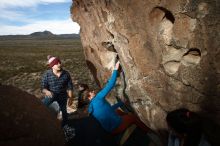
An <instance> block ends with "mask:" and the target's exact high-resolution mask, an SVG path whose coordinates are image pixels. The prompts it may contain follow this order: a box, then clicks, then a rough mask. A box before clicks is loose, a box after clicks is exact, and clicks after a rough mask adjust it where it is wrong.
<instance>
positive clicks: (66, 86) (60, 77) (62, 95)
mask: <svg viewBox="0 0 220 146" xmlns="http://www.w3.org/2000/svg"><path fill="white" fill-rule="evenodd" d="M47 59H48V65H49V67H50V68H51V69H49V70H47V71H46V72H45V73H44V75H43V77H42V82H41V90H42V93H43V94H44V99H43V100H42V102H43V103H44V104H45V105H46V106H49V105H50V104H51V103H53V102H54V101H57V103H58V104H59V107H60V110H61V112H62V127H63V126H65V125H66V122H67V118H68V115H67V110H66V106H67V99H68V98H70V99H71V100H72V99H73V84H72V80H71V77H70V74H69V73H68V72H67V71H66V70H64V69H62V66H61V61H60V59H59V58H57V57H52V56H50V55H48V57H47ZM71 100H70V101H71Z"/></svg>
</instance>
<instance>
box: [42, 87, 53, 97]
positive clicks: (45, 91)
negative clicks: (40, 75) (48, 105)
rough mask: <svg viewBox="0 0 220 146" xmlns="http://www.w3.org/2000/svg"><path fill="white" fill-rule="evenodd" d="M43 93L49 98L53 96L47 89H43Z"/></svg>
mask: <svg viewBox="0 0 220 146" xmlns="http://www.w3.org/2000/svg"><path fill="white" fill-rule="evenodd" d="M43 93H44V94H45V96H47V97H49V98H52V97H53V93H52V92H50V91H49V90H47V89H43Z"/></svg>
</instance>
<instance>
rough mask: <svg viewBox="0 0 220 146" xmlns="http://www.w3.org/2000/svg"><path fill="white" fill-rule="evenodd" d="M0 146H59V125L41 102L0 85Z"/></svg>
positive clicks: (60, 141)
mask: <svg viewBox="0 0 220 146" xmlns="http://www.w3.org/2000/svg"><path fill="white" fill-rule="evenodd" d="M0 145H1V146H63V145H64V135H63V131H62V130H61V128H60V123H59V122H58V121H57V119H56V118H55V117H53V116H52V114H51V113H50V112H49V110H48V109H47V108H46V107H45V106H43V104H42V103H41V101H40V100H39V99H37V98H36V97H34V96H33V95H30V94H28V93H26V92H24V91H21V90H20V89H17V88H15V87H12V86H3V85H0Z"/></svg>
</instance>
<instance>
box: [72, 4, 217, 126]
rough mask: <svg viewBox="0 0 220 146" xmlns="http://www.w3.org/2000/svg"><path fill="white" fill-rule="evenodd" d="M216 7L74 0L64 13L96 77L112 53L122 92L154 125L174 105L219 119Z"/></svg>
mask: <svg viewBox="0 0 220 146" xmlns="http://www.w3.org/2000/svg"><path fill="white" fill-rule="evenodd" d="M219 7H220V3H219V1H218V0H188V1H186V0H176V1H172V2H171V1H169V0H135V1H134V0H133V1H131V0H74V1H73V5H72V9H71V13H72V18H73V20H74V21H76V22H78V23H79V25H80V27H81V30H80V36H81V41H82V44H83V47H84V53H85V57H86V59H87V63H88V67H89V68H90V69H91V71H92V73H93V75H94V77H95V79H96V81H97V83H98V84H99V85H100V86H102V85H103V83H105V82H106V80H107V78H108V77H109V75H110V73H111V72H110V70H109V68H108V67H106V64H107V65H108V64H109V63H110V62H111V61H112V60H113V59H114V56H115V53H118V56H119V58H120V61H121V65H122V68H123V71H124V74H125V83H126V89H125V94H126V95H127V96H128V97H129V100H130V103H131V106H132V107H133V109H134V110H135V111H136V113H137V114H138V115H139V116H140V118H141V119H142V120H143V121H144V122H145V124H147V125H148V126H150V127H151V128H153V129H155V130H156V129H164V128H166V123H165V116H166V113H167V111H171V110H173V109H176V108H179V107H186V108H189V109H191V110H193V111H196V112H200V113H203V114H202V115H204V116H207V117H208V118H209V119H211V120H213V121H215V122H216V123H218V125H220V123H219V121H220V116H219V115H220V113H219V112H218V111H220V109H219V107H220V106H219V105H220V100H219V95H220V49H219V46H220V43H219V42H220V41H219V40H220V37H219V34H220V33H219V30H220V12H219V10H220V9H219ZM107 54H108V55H107ZM104 56H108V57H107V59H105V58H106V57H104ZM111 57H112V60H111V59H109V58H111ZM121 79H122V77H121ZM122 83H123V80H121V82H118V84H121V85H122ZM117 88H118V89H119V88H122V87H120V86H119V87H117ZM213 111H215V112H213ZM208 112H211V113H212V114H206V113H208Z"/></svg>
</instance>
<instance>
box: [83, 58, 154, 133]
mask: <svg viewBox="0 0 220 146" xmlns="http://www.w3.org/2000/svg"><path fill="white" fill-rule="evenodd" d="M119 66H120V63H119V61H118V62H117V63H116V64H115V66H114V69H113V73H112V76H111V78H110V80H109V81H108V83H107V84H106V85H105V87H104V88H103V89H102V90H100V91H99V92H98V93H97V94H96V92H95V91H94V90H91V89H90V90H89V92H88V95H87V96H88V99H89V100H90V104H89V109H88V112H89V113H90V115H92V116H93V117H95V118H96V119H97V121H98V122H99V123H100V124H101V126H102V127H103V128H104V129H105V130H106V131H107V132H110V133H112V134H118V133H121V132H123V131H124V130H125V129H126V128H127V127H129V126H130V125H132V124H136V125H137V126H138V127H140V128H141V129H142V130H144V131H145V132H149V131H150V129H149V128H148V127H147V126H145V124H144V123H142V122H141V121H140V120H139V119H138V117H137V116H135V115H133V114H128V113H124V112H121V111H119V110H117V108H118V107H120V106H121V105H123V102H118V103H116V104H115V105H113V106H111V105H110V104H109V103H108V101H107V100H106V99H105V97H106V96H107V94H108V93H109V92H110V91H111V90H112V88H113V87H114V85H115V83H116V79H117V74H118V69H119Z"/></svg>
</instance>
